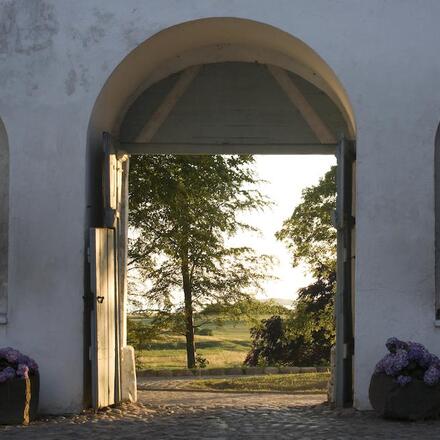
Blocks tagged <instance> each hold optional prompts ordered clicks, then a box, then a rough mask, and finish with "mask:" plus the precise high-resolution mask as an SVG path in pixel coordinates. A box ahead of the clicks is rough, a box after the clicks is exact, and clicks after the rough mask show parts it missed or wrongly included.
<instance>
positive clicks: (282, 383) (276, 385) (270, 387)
mask: <svg viewBox="0 0 440 440" xmlns="http://www.w3.org/2000/svg"><path fill="white" fill-rule="evenodd" d="M329 377H330V373H298V374H274V375H268V376H249V377H246V376H244V377H232V378H225V379H201V380H192V381H190V382H188V383H187V386H188V388H191V389H200V390H207V391H209V390H211V391H212V390H214V391H236V392H240V391H241V392H249V391H259V392H261V391H266V392H268V391H272V392H273V391H276V392H288V393H295V394H323V393H326V392H327V382H328V379H329Z"/></svg>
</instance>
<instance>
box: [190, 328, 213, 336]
mask: <svg viewBox="0 0 440 440" xmlns="http://www.w3.org/2000/svg"><path fill="white" fill-rule="evenodd" d="M194 334H196V335H200V336H212V335H213V334H214V332H213V331H212V329H210V328H206V327H205V328H195V329H194Z"/></svg>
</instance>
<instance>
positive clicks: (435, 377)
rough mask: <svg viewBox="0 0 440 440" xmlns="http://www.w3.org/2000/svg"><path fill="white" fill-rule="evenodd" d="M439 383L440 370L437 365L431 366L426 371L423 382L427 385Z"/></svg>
mask: <svg viewBox="0 0 440 440" xmlns="http://www.w3.org/2000/svg"><path fill="white" fill-rule="evenodd" d="M439 381H440V370H439V369H438V368H437V367H436V366H435V365H431V366H430V367H429V368H428V369H427V370H426V371H425V375H424V376H423V382H425V383H426V385H437V384H438V383H439Z"/></svg>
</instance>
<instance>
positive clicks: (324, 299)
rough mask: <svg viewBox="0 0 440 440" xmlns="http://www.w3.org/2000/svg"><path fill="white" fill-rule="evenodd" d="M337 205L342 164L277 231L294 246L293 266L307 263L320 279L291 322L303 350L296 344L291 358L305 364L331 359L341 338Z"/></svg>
mask: <svg viewBox="0 0 440 440" xmlns="http://www.w3.org/2000/svg"><path fill="white" fill-rule="evenodd" d="M335 208H336V166H333V167H332V168H331V169H330V171H328V172H327V173H326V174H325V175H324V177H323V178H321V179H320V180H319V183H318V184H317V185H314V186H310V187H308V188H306V189H304V191H303V193H302V201H301V203H300V204H299V205H298V206H297V207H296V208H295V209H294V211H293V214H292V215H291V217H290V218H289V219H287V220H286V221H285V222H284V223H283V227H282V229H281V230H280V231H278V232H277V234H276V237H277V238H278V239H279V240H282V241H283V242H284V243H285V244H286V245H287V247H288V249H289V250H290V252H291V254H292V257H293V259H292V264H293V266H296V265H298V264H299V263H301V262H302V263H304V264H305V265H306V266H307V268H308V269H309V270H310V271H311V273H312V274H313V275H314V277H315V278H316V281H314V282H313V283H312V284H310V285H309V286H307V287H304V288H302V289H300V290H299V292H298V297H297V299H296V301H295V308H294V310H293V312H292V314H291V315H290V317H289V318H288V320H287V322H286V334H287V335H288V338H289V340H291V341H293V342H294V341H299V342H301V343H298V344H296V346H297V349H293V348H294V347H291V348H292V349H293V351H292V352H291V356H292V357H294V358H296V359H299V361H300V362H306V361H307V362H311V363H321V362H322V361H324V360H329V359H330V349H331V346H332V345H333V344H334V340H335V326H334V317H333V313H334V312H333V311H334V296H335V291H336V229H335V228H334V226H333V224H332V212H333V210H334V209H335ZM294 345H295V344H294Z"/></svg>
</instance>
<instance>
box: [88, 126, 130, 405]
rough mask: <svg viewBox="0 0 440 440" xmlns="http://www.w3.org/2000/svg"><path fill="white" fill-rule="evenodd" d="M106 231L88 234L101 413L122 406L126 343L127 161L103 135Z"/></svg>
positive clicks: (96, 398) (95, 387)
mask: <svg viewBox="0 0 440 440" xmlns="http://www.w3.org/2000/svg"><path fill="white" fill-rule="evenodd" d="M103 149H104V158H103V169H102V190H103V220H102V223H103V226H104V227H103V228H92V229H91V231H90V264H91V289H92V293H93V301H92V304H93V308H92V328H91V330H92V346H91V356H90V358H91V361H92V397H93V406H94V407H95V408H100V407H103V406H108V405H112V404H114V403H116V402H119V401H120V400H121V371H120V367H121V347H123V346H124V345H125V343H126V330H125V295H126V259H127V232H128V209H127V205H128V156H126V155H121V154H118V152H117V148H116V145H115V142H114V141H113V139H112V137H111V136H110V135H109V134H108V133H104V134H103Z"/></svg>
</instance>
